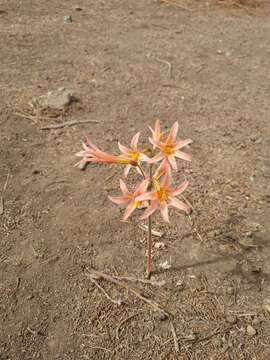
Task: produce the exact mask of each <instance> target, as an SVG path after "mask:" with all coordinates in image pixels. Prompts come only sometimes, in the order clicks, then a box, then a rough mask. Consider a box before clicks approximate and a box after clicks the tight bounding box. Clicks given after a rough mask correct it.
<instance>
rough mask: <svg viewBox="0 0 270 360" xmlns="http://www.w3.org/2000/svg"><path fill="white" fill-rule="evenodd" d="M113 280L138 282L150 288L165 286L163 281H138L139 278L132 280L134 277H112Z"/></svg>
mask: <svg viewBox="0 0 270 360" xmlns="http://www.w3.org/2000/svg"><path fill="white" fill-rule="evenodd" d="M114 278H116V279H118V280H127V281H132V282H140V283H143V284H149V285H152V286H163V285H164V284H165V282H164V281H163V280H162V281H151V280H147V279H139V278H134V277H129V276H114Z"/></svg>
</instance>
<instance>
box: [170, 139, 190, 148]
mask: <svg viewBox="0 0 270 360" xmlns="http://www.w3.org/2000/svg"><path fill="white" fill-rule="evenodd" d="M191 143H192V140H191V139H186V140H181V141H177V142H176V143H175V144H174V149H175V150H178V149H181V148H183V147H185V146H187V145H189V144H191Z"/></svg>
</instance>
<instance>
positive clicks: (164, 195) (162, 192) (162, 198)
mask: <svg viewBox="0 0 270 360" xmlns="http://www.w3.org/2000/svg"><path fill="white" fill-rule="evenodd" d="M157 195H158V199H159V200H160V201H166V200H167V199H168V190H166V189H164V188H160V190H158V191H157Z"/></svg>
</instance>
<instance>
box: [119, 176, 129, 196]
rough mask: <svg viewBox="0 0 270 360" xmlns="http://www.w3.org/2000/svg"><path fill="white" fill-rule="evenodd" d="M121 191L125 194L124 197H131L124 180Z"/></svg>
mask: <svg viewBox="0 0 270 360" xmlns="http://www.w3.org/2000/svg"><path fill="white" fill-rule="evenodd" d="M120 189H121V191H122V193H123V195H125V196H126V195H129V194H130V192H129V191H128V188H127V185H126V184H125V183H124V181H123V180H122V179H120Z"/></svg>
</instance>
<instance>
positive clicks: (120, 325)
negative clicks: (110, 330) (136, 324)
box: [116, 311, 141, 340]
mask: <svg viewBox="0 0 270 360" xmlns="http://www.w3.org/2000/svg"><path fill="white" fill-rule="evenodd" d="M140 313H141V311H138V312H137V313H135V314H132V315H130V316H129V317H127V318H125V319H124V320H122V321H121V322H120V324H118V326H117V328H116V339H117V340H119V330H120V328H121V327H122V326H123V325H124V323H126V322H127V321H128V320H130V319H132V318H134V317H135V316H137V315H139V314H140Z"/></svg>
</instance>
